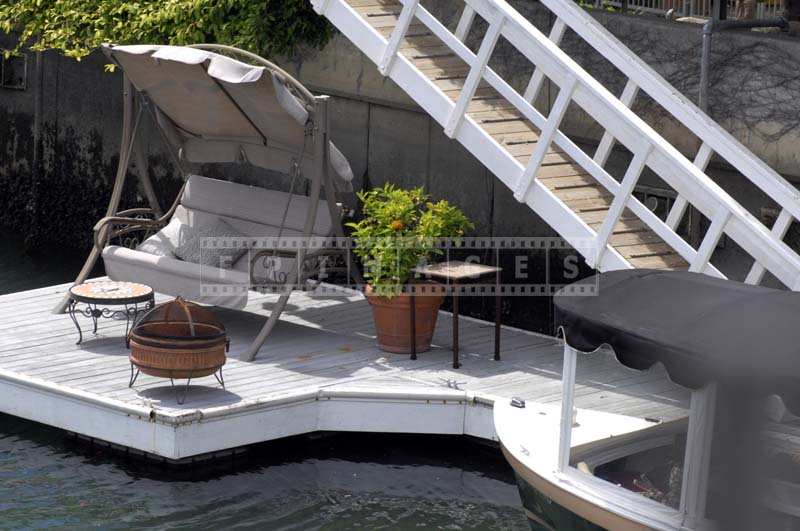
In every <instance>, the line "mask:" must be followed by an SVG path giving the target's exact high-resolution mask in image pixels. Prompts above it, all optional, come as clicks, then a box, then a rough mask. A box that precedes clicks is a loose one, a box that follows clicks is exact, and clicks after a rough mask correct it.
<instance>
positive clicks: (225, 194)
mask: <svg viewBox="0 0 800 531" xmlns="http://www.w3.org/2000/svg"><path fill="white" fill-rule="evenodd" d="M290 200H291V203H289V207H288V210H287V208H286V205H287V202H289V201H290ZM311 206H312V204H311V200H310V199H309V198H308V197H305V196H300V195H296V194H295V195H290V194H289V193H287V192H281V191H277V190H267V189H265V188H260V187H255V186H247V185H242V184H237V183H232V182H228V181H220V180H216V179H209V178H207V177H202V176H199V175H191V176H189V179H188V181H187V183H186V187H185V188H184V191H183V195H182V196H181V199H180V204H179V205H178V207H177V209H176V210H175V214H174V215H173V216H172V218H171V220H170V222H169V223H168V224H167V226H166V227H164V228H163V229H161V230H160V231H158V232H157V233H156V234H154V235H152V236H150V237H149V238H147V239H146V240H145V241H144V242H142V243H141V244H140V245H139V246H138V247H137V248H136V249H129V248H127V247H121V246H114V245H112V246H108V247H106V248H105V249H104V250H103V260H104V262H105V268H106V273H107V274H108V276H109V277H110V278H112V279H113V280H120V281H121V280H127V281H136V282H141V283H143V284H147V285H149V286H151V287H152V288H153V289H154V290H155V291H157V292H159V293H164V294H167V295H172V296H178V295H180V296H182V297H183V298H185V299H188V300H193V301H196V302H201V303H205V304H214V305H218V306H224V307H228V308H237V309H238V308H243V307H244V306H245V304H246V303H247V292H248V288H249V284H250V265H251V264H250V259H251V256H250V253H244V254H243V255H242V256H241V257H240V258H238V259H237V260H236V261H235V262H234V263H232V264H226V263H222V264H220V267H216V266H212V265H201V264H198V263H193V262H188V261H184V260H181V259H179V258H178V257H177V256H175V249H177V248H178V247H180V246H181V245H183V244H185V243H186V241H187V238H189V237H190V236H192V235H195V234H197V233H198V232H202V231H203V229H204V228H207V227H211V226H213V225H215V224H217V225H218V224H220V223H221V222H223V223H225V224H226V225H227V226H228V227H230V229H232V230H233V231H235V232H236V233H238V234H241V235H242V236H245V237H252V238H253V239H256V238H261V237H272V236H278V235H281V236H282V237H292V236H296V237H300V236H302V235H303V228H304V224H305V220H306V214H307V213H308V210H309V209H310V208H311ZM284 213H285V221H284V223H283V230H281V222H282V221H283V218H284ZM311 232H312V235H314V236H323V237H324V236H331V235H332V233H333V221H332V220H331V216H330V212H329V210H328V206H327V204H326V203H325V201H324V200H321V201H319V205H318V207H317V215H316V222H315V224H314V227H313V229H312V231H311ZM271 262H272V263H271V264H269V266H270V267H269V268H267V267H265V265H266V264H265V262H264V261H262V260H259V263H258V264H257V268H256V269H255V270H254V272H253V274H254V278H255V279H256V280H257V281H258V282H270V281H274V282H282V280H283V279H285V278H286V276H287V274H288V273H289V272H291V271H293V270H294V268H295V264H294V262H295V261H294V260H293V259H287V258H281V259H275V260H272V261H271ZM204 286H205V289H203V287H204Z"/></svg>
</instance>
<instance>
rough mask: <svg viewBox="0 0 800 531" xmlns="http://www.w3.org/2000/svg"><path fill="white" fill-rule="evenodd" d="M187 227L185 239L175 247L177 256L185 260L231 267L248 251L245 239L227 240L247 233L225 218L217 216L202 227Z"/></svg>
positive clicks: (241, 236) (222, 267)
mask: <svg viewBox="0 0 800 531" xmlns="http://www.w3.org/2000/svg"><path fill="white" fill-rule="evenodd" d="M187 228H188V229H189V233H188V234H186V235H185V238H186V239H185V241H184V242H183V243H181V244H180V245H179V246H178V247H176V248H175V256H177V257H178V258H180V259H181V260H183V261H184V262H191V263H193V264H200V265H207V266H213V267H219V268H221V269H231V268H232V267H233V264H234V263H236V261H237V260H239V258H241V257H242V255H244V254H245V253H246V252H247V246H246V242H245V241H243V240H238V241H237V240H232V241H226V239H229V238H244V237H245V235H244V234H242V233H240V232H239V231H237V230H236V229H234V228H233V227H231V226H230V224H229V223H228V222H226V221H225V220H224V219H221V218H217V217H215V218H214V219H213V220H211V222H210V223H208V224H206V225H203V226H202V227H199V228H194V227H187ZM217 238H218V240H217ZM221 244H224V246H222V245H221ZM217 245H220V246H219V247H218V246H217Z"/></svg>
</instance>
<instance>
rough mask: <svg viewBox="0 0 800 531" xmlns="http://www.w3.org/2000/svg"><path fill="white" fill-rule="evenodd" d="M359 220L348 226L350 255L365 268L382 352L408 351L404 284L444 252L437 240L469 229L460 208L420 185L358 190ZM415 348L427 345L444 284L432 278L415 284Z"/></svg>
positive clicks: (407, 301)
mask: <svg viewBox="0 0 800 531" xmlns="http://www.w3.org/2000/svg"><path fill="white" fill-rule="evenodd" d="M358 198H359V199H360V200H361V203H362V206H363V218H362V219H361V221H359V222H357V223H348V226H350V227H351V228H352V229H353V233H352V235H353V237H354V239H355V250H354V252H355V254H356V255H357V256H358V257H359V258H361V261H362V263H363V266H364V278H365V279H366V281H367V284H368V285H367V286H366V289H365V291H364V292H365V295H366V297H367V300H368V301H369V303H370V305H371V306H372V315H373V318H374V321H375V329H376V332H377V335H378V345H379V346H380V348H381V350H385V351H387V352H395V353H408V352H410V351H411V340H410V332H411V316H410V310H411V306H410V305H411V296H410V294H409V293H406V292H405V290H404V287H406V286H407V285H409V283H410V282H412V281H413V279H412V272H411V270H412V269H413V268H414V267H415V266H417V264H419V263H421V262H427V261H429V260H430V259H431V258H433V257H434V256H436V255H439V254H441V253H442V252H443V251H442V250H441V249H440V248H438V247H437V246H436V245H435V243H436V241H437V239H440V238H459V237H461V236H463V235H464V231H466V230H468V229H471V228H472V227H473V225H472V223H471V222H470V221H469V219H467V217H466V216H465V215H464V213H463V212H461V210H460V209H458V208H457V207H455V206H453V205H451V204H450V203H448V202H447V201H445V200H441V201H438V202H435V203H434V202H431V200H430V198H429V196H428V195H427V194H426V193H425V192H424V191H423V189H422V188H421V187H420V188H412V189H410V190H405V189H401V188H398V187H396V186H394V185H392V184H388V183H387V184H386V185H384V186H383V187H381V188H377V189H374V190H370V191H366V192H360V193H359V194H358ZM416 287H417V288H418V289H417V290H416V296H415V298H414V299H415V305H414V307H415V315H416V319H415V331H414V336H415V346H416V350H417V352H424V351H426V350H428V349H430V345H431V339H432V337H433V330H434V328H435V326H436V317H437V316H438V313H439V306H441V304H442V301H443V300H444V287H443V286H441V285H440V284H437V283H434V282H426V283H425V286H424V287H423V286H416Z"/></svg>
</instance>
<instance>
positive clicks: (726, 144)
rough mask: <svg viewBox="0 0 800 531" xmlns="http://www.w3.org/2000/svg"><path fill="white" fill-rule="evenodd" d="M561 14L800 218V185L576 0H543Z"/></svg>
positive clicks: (615, 63) (636, 80)
mask: <svg viewBox="0 0 800 531" xmlns="http://www.w3.org/2000/svg"><path fill="white" fill-rule="evenodd" d="M542 3H543V4H544V5H545V6H547V8H548V9H550V10H551V11H552V12H553V13H554V14H555V15H556V16H557V17H559V18H560V19H563V20H564V21H565V22H566V23H567V25H568V26H569V27H570V28H572V30H573V31H575V33H577V34H578V35H579V36H580V37H582V38H583V39H584V40H585V41H586V42H587V43H588V44H589V45H590V46H592V47H593V48H594V49H595V50H597V51H598V52H600V54H601V55H603V57H605V58H606V59H607V60H608V61H609V62H611V64H613V65H614V66H615V67H617V68H618V69H619V70H620V71H621V72H622V73H623V74H624V75H625V76H627V77H628V78H629V79H632V80H633V81H635V82H636V84H637V85H639V87H641V89H642V90H643V91H644V92H646V93H647V94H648V95H649V96H650V97H651V98H653V99H654V100H655V101H656V102H657V103H658V104H659V105H661V106H662V107H663V108H664V109H666V110H667V112H669V113H670V114H672V115H673V116H674V117H675V118H676V119H677V121H678V122H680V123H682V124H683V125H685V126H686V127H688V128H689V129H690V130H691V131H692V132H693V133H694V134H695V135H697V136H698V137H699V138H700V139H701V140H702V141H703V142H704V143H707V144H708V145H709V146H710V148H711V149H712V150H713V151H714V152H716V153H717V154H719V155H720V156H721V157H722V158H723V159H725V160H726V161H728V162H729V163H730V164H731V165H732V166H733V167H734V168H736V169H737V170H738V171H740V172H742V174H743V175H744V176H745V177H747V178H748V179H750V181H751V182H753V183H754V184H755V185H756V186H758V187H759V188H761V190H763V191H764V192H765V193H766V194H767V195H769V196H770V197H771V198H772V199H773V200H775V201H776V202H777V203H778V204H780V205H781V206H783V207H784V208H787V209H788V210H789V212H790V213H791V214H792V216H793V217H794V218H796V219H798V218H800V191H798V189H797V188H796V187H795V186H793V185H792V184H791V183H789V182H788V181H786V180H785V179H784V178H783V177H781V176H780V175H778V173H777V172H775V170H773V169H772V168H770V167H769V166H768V165H767V164H765V163H764V162H763V161H762V160H761V159H759V158H758V157H757V156H756V155H754V154H753V153H752V152H751V151H750V150H749V149H747V148H746V147H745V146H743V145H742V144H741V143H740V142H739V141H738V140H736V139H735V138H734V137H733V135H731V134H730V133H729V132H727V131H726V130H725V129H724V128H723V127H721V126H720V125H719V124H718V123H717V122H715V121H714V120H712V119H711V118H710V117H709V116H708V115H706V114H705V113H704V112H703V111H701V110H700V109H699V108H698V107H697V106H696V105H695V104H694V103H693V102H692V101H691V100H689V98H687V97H685V96H684V95H683V94H681V93H680V91H678V90H677V89H676V88H675V87H673V86H672V85H670V84H669V83H668V82H667V81H666V80H665V79H664V78H663V77H661V76H660V75H659V74H658V73H657V72H656V71H655V70H654V69H653V68H651V67H650V66H649V65H648V64H647V63H645V62H644V61H643V60H642V59H641V58H639V57H638V56H637V55H636V54H634V53H633V52H631V51H630V49H628V48H627V47H626V46H625V45H624V44H622V42H620V41H619V39H617V38H616V37H615V36H614V35H612V34H611V32H609V31H608V30H607V29H606V28H605V27H603V26H602V24H600V23H599V22H598V21H597V20H595V19H594V18H593V17H592V16H591V15H590V14H588V13H586V12H585V11H584V10H583V9H582V8H581V7H580V6H578V5H577V4H576V3H574V2H570V1H565V0H542Z"/></svg>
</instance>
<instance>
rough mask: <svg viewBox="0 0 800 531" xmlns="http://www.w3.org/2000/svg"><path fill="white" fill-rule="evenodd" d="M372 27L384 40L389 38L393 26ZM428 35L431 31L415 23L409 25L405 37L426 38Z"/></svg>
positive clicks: (423, 25)
mask: <svg viewBox="0 0 800 531" xmlns="http://www.w3.org/2000/svg"><path fill="white" fill-rule="evenodd" d="M367 22H368V23H370V24H371V23H372V22H371V21H370V20H367ZM395 24H396V23H395ZM373 27H374V28H375V29H376V30H377V31H378V33H380V34H381V35H382V36H383V37H384V38H385V39H388V38H389V35H391V34H392V30H393V29H394V25H392V26H381V27H376V26H375V25H373ZM430 34H431V30H429V29H428V27H427V26H426V25H425V24H421V23H419V22H416V23H414V24H411V25H410V26H409V27H408V32H407V33H406V36H407V37H422V36H426V35H430Z"/></svg>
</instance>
